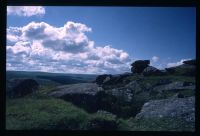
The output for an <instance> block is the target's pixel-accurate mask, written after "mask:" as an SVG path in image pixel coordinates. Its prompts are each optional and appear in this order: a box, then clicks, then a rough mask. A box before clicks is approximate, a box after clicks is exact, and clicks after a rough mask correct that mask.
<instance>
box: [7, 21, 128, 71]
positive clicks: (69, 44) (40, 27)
mask: <svg viewBox="0 0 200 136" xmlns="http://www.w3.org/2000/svg"><path fill="white" fill-rule="evenodd" d="M87 32H92V29H91V28H90V27H88V26H86V25H85V24H82V23H75V22H72V21H68V22H67V23H66V24H64V25H63V26H62V27H55V26H52V25H50V24H48V23H45V22H30V23H29V24H27V25H25V26H22V27H9V28H7V64H10V65H7V69H10V70H13V69H14V70H29V71H30V70H32V71H46V72H66V73H94V74H101V73H122V72H127V71H130V69H129V64H130V58H129V54H128V53H127V52H125V51H123V50H119V49H115V48H112V47H111V46H110V45H105V46H103V47H102V46H97V45H95V42H94V41H92V40H90V39H89V38H88V37H87V35H86V33H87Z"/></svg>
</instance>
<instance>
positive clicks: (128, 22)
mask: <svg viewBox="0 0 200 136" xmlns="http://www.w3.org/2000/svg"><path fill="white" fill-rule="evenodd" d="M20 10H21V11H20ZM7 11H8V15H7V69H8V70H32V71H46V72H66V73H85V72H86V73H95V74H100V73H123V72H127V71H130V66H129V65H130V63H131V62H133V61H134V60H137V59H150V60H151V64H152V65H153V66H155V67H157V68H160V69H163V68H165V67H169V66H176V65H180V64H182V62H183V60H186V59H193V58H195V56H196V54H195V52H196V9H195V8H194V7H64V6H63V7H54V6H52V7H40V9H37V8H35V7H32V9H31V8H30V7H29V8H22V7H20V8H16V7H14V8H13V7H9V8H8V10H7ZM31 22H32V23H31ZM41 22H44V23H45V24H41ZM67 22H68V23H67ZM70 22H71V23H70ZM70 24H71V26H73V32H72V33H67V34H65V35H61V31H62V30H61V29H63V30H64V29H65V28H67V31H70V32H71V31H72V27H69V26H70ZM13 27H14V28H13ZM36 28H37V29H36ZM50 28H51V29H50ZM82 28H84V29H82ZM16 29H17V31H20V32H19V33H21V35H20V34H18V33H15V32H14V31H16ZM44 29H45V31H44ZM31 30H32V31H31ZM74 30H76V31H78V33H77V32H76V33H75V31H74ZM33 31H34V32H33ZM49 31H50V32H49ZM55 31H56V32H58V34H57V35H58V37H60V38H58V37H56V38H55V33H54V35H49V34H47V32H49V33H51V32H52V33H53V32H55ZM30 32H31V33H30ZM62 32H63V31H62ZM31 34H32V35H31ZM41 35H42V36H43V37H38V36H41ZM72 35H73V36H72ZM36 36H37V37H36ZM16 37H17V38H16ZM47 37H48V38H49V39H47ZM69 37H70V38H69ZM10 38H11V39H10ZM12 38H15V40H13V39H12ZM40 38H41V39H40ZM44 39H46V40H44ZM69 39H70V40H69ZM76 39H79V40H78V41H77V40H76ZM42 40H44V41H42ZM71 42H72V43H73V44H72V45H71ZM69 43H70V45H69ZM91 44H92V45H91ZM21 45H23V47H22V46H21ZM36 45H38V46H39V47H40V52H41V53H40V55H39V54H37V53H35V52H36V50H34V49H35V48H32V47H35V46H36ZM39 47H38V48H39ZM29 48H31V49H29ZM77 48H78V50H77ZM82 48H83V49H82ZM48 53H49V54H50V53H52V54H51V55H49V54H48ZM41 54H42V55H43V56H42V55H41ZM36 55H37V56H36ZM48 55H49V56H48ZM55 55H57V56H59V57H57V58H55ZM78 55H79V56H78ZM62 56H63V58H61V57H62ZM67 56H68V57H67ZM25 58H29V59H28V60H30V62H29V63H28V64H27V62H26V61H27V60H26V61H25ZM39 58H40V59H39ZM44 58H46V59H44ZM68 58H70V59H68ZM72 58H74V59H72ZM94 58H96V59H94ZM17 61H18V62H17ZM50 62H51V63H50ZM38 64H39V65H38ZM60 65H63V69H62V68H60V67H59V66H60ZM50 67H51V68H50ZM58 67H59V69H58ZM66 69H70V70H66Z"/></svg>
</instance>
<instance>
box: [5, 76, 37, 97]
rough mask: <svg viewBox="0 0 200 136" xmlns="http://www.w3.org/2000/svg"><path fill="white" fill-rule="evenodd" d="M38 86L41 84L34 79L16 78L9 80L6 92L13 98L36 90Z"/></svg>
mask: <svg viewBox="0 0 200 136" xmlns="http://www.w3.org/2000/svg"><path fill="white" fill-rule="evenodd" d="M38 87H39V84H38V83H37V82H36V81H35V80H34V79H29V78H15V79H11V80H9V81H7V83H6V94H7V96H8V97H11V98H17V97H23V96H26V95H29V94H31V93H34V92H36V91H37V90H38Z"/></svg>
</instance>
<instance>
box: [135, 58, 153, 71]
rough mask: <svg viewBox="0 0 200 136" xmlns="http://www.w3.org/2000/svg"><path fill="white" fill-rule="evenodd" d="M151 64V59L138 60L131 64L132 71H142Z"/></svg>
mask: <svg viewBox="0 0 200 136" xmlns="http://www.w3.org/2000/svg"><path fill="white" fill-rule="evenodd" d="M149 64H150V60H137V61H135V62H133V63H132V64H131V66H132V68H131V71H132V72H133V73H142V72H143V70H144V69H145V68H146V67H148V66H149Z"/></svg>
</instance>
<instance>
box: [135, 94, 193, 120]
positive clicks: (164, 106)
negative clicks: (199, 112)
mask: <svg viewBox="0 0 200 136" xmlns="http://www.w3.org/2000/svg"><path fill="white" fill-rule="evenodd" d="M163 117H172V118H179V119H184V120H186V121H188V122H194V121H195V97H194V96H193V97H187V98H170V99H163V100H154V101H149V102H147V103H145V104H144V105H143V107H142V110H141V112H140V113H138V114H137V115H136V119H140V118H163Z"/></svg>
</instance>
